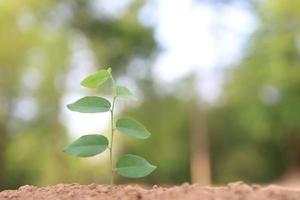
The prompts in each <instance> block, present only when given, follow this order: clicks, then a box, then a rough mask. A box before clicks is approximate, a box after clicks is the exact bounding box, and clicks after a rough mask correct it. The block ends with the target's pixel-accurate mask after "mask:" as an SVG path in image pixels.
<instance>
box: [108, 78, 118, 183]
mask: <svg viewBox="0 0 300 200" xmlns="http://www.w3.org/2000/svg"><path fill="white" fill-rule="evenodd" d="M110 79H111V81H112V91H113V101H112V107H111V110H110V120H111V137H110V146H109V159H110V171H111V177H110V184H111V185H113V184H114V168H113V143H114V130H115V128H114V109H115V102H116V99H117V87H116V82H115V80H114V79H113V77H112V75H111V74H110Z"/></svg>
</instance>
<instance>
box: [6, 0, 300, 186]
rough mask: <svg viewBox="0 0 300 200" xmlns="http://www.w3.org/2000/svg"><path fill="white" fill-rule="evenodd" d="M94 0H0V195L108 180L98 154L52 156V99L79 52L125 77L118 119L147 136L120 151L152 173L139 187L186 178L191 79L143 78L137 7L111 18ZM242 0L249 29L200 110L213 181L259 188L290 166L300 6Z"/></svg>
mask: <svg viewBox="0 0 300 200" xmlns="http://www.w3.org/2000/svg"><path fill="white" fill-rule="evenodd" d="M94 2H95V1H91V0H73V1H71V0H64V1H62V0H60V1H59V0H55V1H49V0H46V1H39V0H25V1H19V0H10V1H3V0H2V1H1V0H0V189H4V188H16V187H18V186H20V185H23V184H35V185H45V184H55V183H59V182H80V183H89V182H97V183H107V182H108V177H107V173H106V171H107V170H108V169H107V168H108V166H106V165H105V163H106V162H101V160H103V159H106V158H105V156H103V157H100V158H99V159H96V160H94V159H88V160H84V161H86V162H84V163H83V162H82V161H81V160H80V161H79V160H78V159H76V158H72V157H70V156H68V155H65V154H63V153H62V152H61V150H62V148H63V147H64V146H65V145H66V144H67V143H68V135H67V129H66V127H65V125H64V124H62V122H61V121H62V120H61V118H62V113H61V112H62V111H61V106H64V105H61V104H62V99H63V97H64V95H65V94H66V93H68V92H70V90H71V89H72V88H71V89H70V86H69V85H68V84H70V82H71V84H73V79H71V80H70V77H69V76H70V75H74V74H76V73H75V72H77V70H78V69H77V68H76V66H75V65H77V64H78V63H76V62H75V61H76V59H75V61H74V60H73V58H74V57H76V56H77V57H79V58H81V57H80V56H82V54H80V53H82V52H83V53H87V52H88V53H87V54H88V55H89V56H90V57H89V58H90V59H91V60H93V59H94V60H93V63H92V64H93V65H95V66H97V67H100V66H112V68H113V72H114V73H116V75H118V76H119V78H120V79H122V78H124V77H125V79H126V78H128V76H130V80H132V81H133V83H134V84H133V85H135V86H136V87H137V88H136V89H137V91H138V92H140V93H141V96H142V97H143V101H141V102H139V103H138V104H136V105H135V106H136V107H134V106H133V109H132V110H128V111H125V112H126V114H128V115H131V116H133V117H135V118H137V119H139V120H140V121H141V122H143V124H145V125H146V127H148V128H149V130H150V131H151V132H152V134H153V135H152V137H151V139H150V140H149V141H142V142H138V141H134V142H132V141H127V139H126V137H121V136H120V137H121V139H122V141H120V142H123V141H124V143H123V144H124V145H123V147H122V148H121V149H119V151H125V152H128V153H137V154H139V155H141V156H143V157H145V158H146V159H148V160H151V161H153V164H155V165H157V166H159V170H157V171H155V172H154V173H153V174H152V175H151V176H149V177H146V178H144V179H143V180H141V181H142V182H143V183H148V184H174V183H177V184H179V183H182V182H186V181H190V180H191V175H190V173H191V172H190V163H191V147H190V144H191V134H192V132H193V131H192V128H191V126H192V125H191V122H192V121H196V122H197V120H199V123H200V120H201V119H193V117H192V116H193V115H192V113H193V112H194V111H195V110H198V109H196V108H195V107H194V106H195V104H194V103H192V102H194V101H197V95H195V93H196V90H195V89H193V86H194V85H193V83H192V85H191V84H190V80H191V79H192V78H191V79H186V80H181V81H180V83H177V84H175V85H160V84H158V83H157V82H156V80H154V78H153V77H152V75H153V73H152V68H151V67H150V66H151V61H152V59H153V58H154V56H155V54H156V52H157V51H156V50H157V45H156V43H155V40H154V37H153V35H154V34H153V30H152V29H151V28H149V27H144V26H142V25H141V24H140V22H139V19H138V11H139V9H140V7H141V6H142V5H143V3H144V2H143V1H132V2H131V3H130V4H129V5H128V7H126V9H125V12H124V13H120V15H119V16H110V15H108V14H107V13H105V12H103V13H102V12H100V11H99V10H96V11H95V4H94ZM208 2H209V1H208ZM210 2H217V1H210ZM218 2H222V5H223V4H230V3H236V2H241V1H239V0H231V1H229V0H228V1H227V0H225V1H218ZM247 2H250V4H251V3H255V6H253V7H251V8H252V9H253V12H254V13H253V14H255V15H256V16H257V20H258V22H259V23H258V24H259V25H258V28H257V30H256V31H255V33H254V34H253V35H252V36H251V38H250V39H249V41H248V44H247V45H246V48H245V49H244V50H245V52H244V57H243V59H242V60H240V62H239V64H238V65H237V66H235V67H233V68H232V70H230V71H228V72H227V73H226V76H225V78H226V81H225V87H224V94H223V96H222V102H219V103H218V104H217V105H212V106H211V105H206V107H207V108H206V110H207V112H208V128H209V129H208V132H209V133H210V135H209V136H210V146H211V155H210V157H211V163H212V176H213V177H212V178H213V182H214V183H226V182H229V181H236V180H244V181H249V182H268V181H272V180H276V179H278V178H279V177H280V176H281V175H282V174H284V173H285V172H286V171H287V170H289V169H290V168H294V167H297V166H299V165H300V148H299V146H300V145H299V144H300V137H299V136H300V135H299V131H300V123H299V121H300V112H299V110H300V89H299V88H300V68H299V66H300V60H299V59H300V57H299V52H300V39H299V35H300V34H299V32H300V29H299V27H300V26H299V25H300V14H299V13H300V12H299V11H300V2H299V1H285V0H277V1H272V0H267V1H247ZM78 52H79V53H78ZM90 54H91V55H90ZM78 55H79V56H78ZM84 64H88V63H84ZM87 68H88V67H86V68H85V69H84V70H86V71H90V70H91V69H90V68H88V69H87ZM92 70H96V68H95V69H92ZM86 71H85V72H86ZM74 78H76V77H74ZM77 78H78V77H77ZM123 80H124V79H123ZM127 80H128V79H127ZM200 124H201V123H200ZM197 134H198V133H197ZM92 169H93V170H92ZM94 169H98V170H94ZM118 181H119V182H121V183H123V182H125V181H126V180H124V179H122V178H120V179H119V180H118Z"/></svg>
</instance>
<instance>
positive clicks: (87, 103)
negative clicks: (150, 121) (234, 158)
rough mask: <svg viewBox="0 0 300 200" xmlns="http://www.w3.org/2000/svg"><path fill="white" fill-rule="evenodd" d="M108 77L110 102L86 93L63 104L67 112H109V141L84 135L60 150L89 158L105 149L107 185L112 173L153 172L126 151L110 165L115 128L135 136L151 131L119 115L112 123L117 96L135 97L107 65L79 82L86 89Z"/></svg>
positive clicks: (138, 175) (143, 136)
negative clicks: (119, 84)
mask: <svg viewBox="0 0 300 200" xmlns="http://www.w3.org/2000/svg"><path fill="white" fill-rule="evenodd" d="M109 79H110V80H111V82H112V93H113V95H112V96H113V97H112V103H111V102H110V101H108V100H106V99H105V98H102V97H98V96H86V97H83V98H81V99H79V100H78V101H76V102H74V103H72V104H69V105H68V106H67V107H68V108H69V109H70V110H71V111H75V112H80V113H100V112H110V118H111V137H110V141H109V140H108V139H107V138H106V137H105V136H103V135H97V134H94V135H84V136H82V137H80V138H79V139H77V140H76V141H74V142H73V143H72V144H71V145H69V146H68V147H66V148H65V149H64V152H66V153H68V154H71V155H73V156H77V157H91V156H95V155H98V154H100V153H102V152H104V151H105V150H106V149H108V150H109V157H110V172H111V184H113V183H114V173H115V172H117V173H118V174H119V175H121V176H124V177H128V178H141V177H144V176H147V175H149V174H150V173H151V172H153V171H154V170H155V169H156V166H154V165H151V164H150V163H149V162H147V161H146V160H145V159H144V158H142V157H140V156H136V155H132V154H127V155H124V156H122V157H121V158H120V159H119V160H118V161H117V163H116V167H115V168H114V167H113V142H114V133H115V130H118V131H119V132H120V133H123V134H125V135H127V136H131V137H134V138H137V139H147V138H148V137H149V136H150V135H151V134H150V132H149V131H148V130H147V129H146V128H145V127H144V126H143V125H142V124H141V123H139V122H138V121H136V120H134V119H131V118H128V117H123V118H120V119H118V120H117V121H116V123H114V119H115V116H114V108H115V103H116V100H117V98H119V97H126V98H129V99H135V96H134V95H133V94H132V93H131V92H130V91H129V90H128V89H127V88H126V87H123V86H117V85H116V82H115V80H114V78H113V76H112V74H111V68H108V69H104V70H100V71H98V72H97V73H95V74H93V75H90V76H88V77H87V78H85V79H84V80H83V81H82V82H81V85H82V86H84V87H87V88H90V89H95V88H98V87H99V86H101V85H102V84H103V83H105V82H106V81H107V80H109Z"/></svg>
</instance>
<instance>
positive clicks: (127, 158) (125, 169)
mask: <svg viewBox="0 0 300 200" xmlns="http://www.w3.org/2000/svg"><path fill="white" fill-rule="evenodd" d="M155 169H156V166H154V165H151V164H150V163H149V162H148V161H147V160H145V159H144V158H142V157H140V156H136V155H131V154H127V155H124V156H123V157H122V158H120V160H119V161H118V162H117V165H116V169H115V170H116V171H117V172H118V174H119V175H121V176H125V177H128V178H141V177H144V176H147V175H149V174H150V173H151V172H153V171H154V170H155Z"/></svg>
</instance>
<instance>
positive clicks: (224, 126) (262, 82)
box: [210, 0, 300, 182]
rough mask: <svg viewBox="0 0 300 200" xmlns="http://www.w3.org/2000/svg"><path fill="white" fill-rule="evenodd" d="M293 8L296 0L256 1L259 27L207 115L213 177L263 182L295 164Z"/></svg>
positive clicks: (297, 100) (298, 157)
mask: <svg viewBox="0 0 300 200" xmlns="http://www.w3.org/2000/svg"><path fill="white" fill-rule="evenodd" d="M299 10H300V2H299V1H284V0H278V1H271V0H268V1H261V2H260V3H259V7H258V8H257V15H258V17H259V19H260V26H259V28H258V29H257V31H256V32H255V33H254V35H253V36H252V38H251V40H250V41H249V43H248V48H247V50H248V52H247V54H246V55H245V57H244V59H242V61H241V63H240V64H239V66H238V67H236V68H235V69H234V70H233V71H232V73H230V74H228V77H230V78H229V80H228V81H227V83H226V87H225V94H224V105H223V106H222V107H220V108H217V109H216V110H214V111H212V112H211V115H210V128H211V130H212V140H213V141H212V144H213V146H212V152H213V155H214V157H213V162H214V165H213V166H214V168H213V171H214V175H215V176H214V180H215V181H217V182H228V181H233V180H238V179H242V180H246V181H250V182H267V181H271V180H275V179H277V178H278V177H280V176H281V175H282V174H283V172H284V171H285V170H286V169H287V168H290V167H295V166H298V167H299V166H300V152H299V148H298V147H299V143H300V142H299V134H300V132H299V130H300V126H299V125H300V123H299V122H300V112H299V111H300V89H299V88H300V68H299V66H300V56H299V52H300V51H299V50H300V48H299V47H300V45H299V44H300V43H299V33H300V29H299V27H300V26H299V25H300V15H299V13H300V12H299Z"/></svg>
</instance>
